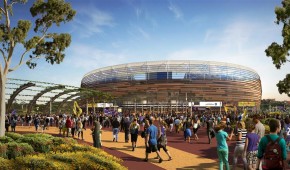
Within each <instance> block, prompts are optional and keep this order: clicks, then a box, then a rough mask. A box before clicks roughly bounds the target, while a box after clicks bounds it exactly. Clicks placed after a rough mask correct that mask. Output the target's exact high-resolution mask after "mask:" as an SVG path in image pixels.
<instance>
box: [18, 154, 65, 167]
mask: <svg viewBox="0 0 290 170" xmlns="http://www.w3.org/2000/svg"><path fill="white" fill-rule="evenodd" d="M15 164H16V165H17V166H18V167H22V169H50V170H54V169H55V170H57V169H66V168H65V167H67V166H66V165H64V164H62V163H61V162H57V161H52V160H50V159H47V157H46V156H45V155H44V154H39V155H37V156H36V155H34V156H27V157H25V158H24V157H19V158H16V160H15Z"/></svg>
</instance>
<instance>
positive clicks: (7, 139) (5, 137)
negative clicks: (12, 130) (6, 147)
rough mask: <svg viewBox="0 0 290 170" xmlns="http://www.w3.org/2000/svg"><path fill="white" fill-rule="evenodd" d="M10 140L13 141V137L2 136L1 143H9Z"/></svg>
mask: <svg viewBox="0 0 290 170" xmlns="http://www.w3.org/2000/svg"><path fill="white" fill-rule="evenodd" d="M8 142H13V139H12V138H10V137H8V136H3V137H0V143H8Z"/></svg>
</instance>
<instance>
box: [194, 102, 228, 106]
mask: <svg viewBox="0 0 290 170" xmlns="http://www.w3.org/2000/svg"><path fill="white" fill-rule="evenodd" d="M222 105H223V104H222V102H199V106H204V107H221V106H222Z"/></svg>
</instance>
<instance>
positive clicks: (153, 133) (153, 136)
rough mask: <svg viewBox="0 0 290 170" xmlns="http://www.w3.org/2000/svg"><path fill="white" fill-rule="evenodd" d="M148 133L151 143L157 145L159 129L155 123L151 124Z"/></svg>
mask: <svg viewBox="0 0 290 170" xmlns="http://www.w3.org/2000/svg"><path fill="white" fill-rule="evenodd" d="M146 133H147V134H148V135H149V141H148V142H149V144H151V145H157V139H156V137H157V134H158V129H157V127H156V126H155V125H150V126H149V127H148V129H147V131H146Z"/></svg>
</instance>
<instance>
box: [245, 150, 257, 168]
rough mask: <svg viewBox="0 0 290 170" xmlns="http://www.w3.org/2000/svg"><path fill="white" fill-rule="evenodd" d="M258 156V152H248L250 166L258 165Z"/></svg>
mask: <svg viewBox="0 0 290 170" xmlns="http://www.w3.org/2000/svg"><path fill="white" fill-rule="evenodd" d="M257 155H258V151H248V152H247V156H246V158H247V162H248V164H249V165H252V164H256V163H257V160H258V158H257Z"/></svg>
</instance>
